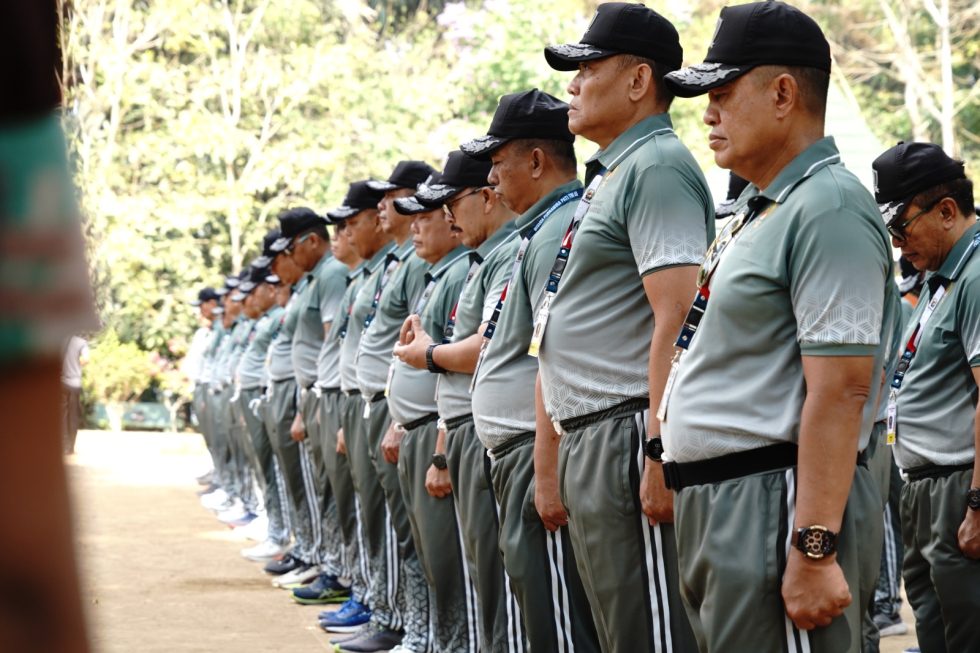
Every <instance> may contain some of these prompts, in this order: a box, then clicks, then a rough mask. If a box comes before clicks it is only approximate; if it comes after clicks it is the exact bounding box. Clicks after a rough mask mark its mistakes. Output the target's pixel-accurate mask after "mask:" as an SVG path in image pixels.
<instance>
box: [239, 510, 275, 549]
mask: <svg viewBox="0 0 980 653" xmlns="http://www.w3.org/2000/svg"><path fill="white" fill-rule="evenodd" d="M235 532H236V533H238V534H240V535H242V536H243V537H247V538H248V539H250V540H253V541H255V542H262V541H263V540H265V539H267V538H268V537H269V518H268V517H266V516H265V515H259V516H258V517H256V518H255V519H253V520H252V521H250V522H249V523H248V524H246V525H245V526H239V527H238V528H236V529H235Z"/></svg>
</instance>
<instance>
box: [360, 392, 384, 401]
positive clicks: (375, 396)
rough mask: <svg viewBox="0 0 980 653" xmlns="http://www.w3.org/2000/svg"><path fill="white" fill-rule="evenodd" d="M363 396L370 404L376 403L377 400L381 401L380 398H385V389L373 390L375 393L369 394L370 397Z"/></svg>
mask: <svg viewBox="0 0 980 653" xmlns="http://www.w3.org/2000/svg"><path fill="white" fill-rule="evenodd" d="M362 394H363V393H362ZM365 398H366V399H367V400H368V401H370V402H371V403H372V404H376V403H378V402H379V401H381V400H382V399H384V398H385V391H384V390H382V391H381V392H375V393H374V394H373V395H371V396H370V397H367V396H366V395H365Z"/></svg>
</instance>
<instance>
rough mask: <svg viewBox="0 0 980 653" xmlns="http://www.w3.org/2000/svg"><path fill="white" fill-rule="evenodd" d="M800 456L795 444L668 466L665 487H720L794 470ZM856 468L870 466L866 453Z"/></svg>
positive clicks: (782, 444)
mask: <svg viewBox="0 0 980 653" xmlns="http://www.w3.org/2000/svg"><path fill="white" fill-rule="evenodd" d="M798 452H799V447H798V446H797V445H796V444H795V443H793V442H781V443H779V444H773V445H770V446H768V447H761V448H758V449H750V450H748V451H739V452H736V453H730V454H728V455H726V456H718V457H717V458H709V459H708V460H698V461H695V462H690V463H675V462H665V463H664V465H663V467H664V484H665V485H666V486H667V489H669V490H674V491H679V490H682V489H684V488H686V487H690V486H692V485H706V484H709V483H721V482H723V481H730V480H732V479H736V478H742V477H744V476H751V475H752V474H761V473H764V472H773V471H776V470H777V469H785V468H787V467H795V466H796V460H797V457H798ZM857 464H858V465H861V466H863V467H867V466H868V461H867V456H866V455H865V453H864V452H863V451H862V452H860V453H858V455H857Z"/></svg>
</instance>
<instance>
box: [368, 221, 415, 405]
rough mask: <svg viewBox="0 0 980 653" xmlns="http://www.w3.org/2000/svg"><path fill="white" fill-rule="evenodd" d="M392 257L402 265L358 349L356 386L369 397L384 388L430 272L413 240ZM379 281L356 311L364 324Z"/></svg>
mask: <svg viewBox="0 0 980 653" xmlns="http://www.w3.org/2000/svg"><path fill="white" fill-rule="evenodd" d="M391 256H393V257H397V258H398V260H399V261H401V262H400V263H399V264H398V268H397V269H396V270H395V271H394V272H392V274H391V278H390V279H389V280H388V283H387V284H385V287H384V288H383V289H382V291H381V297H380V298H379V300H378V309H377V311H376V312H375V314H374V318H373V319H372V320H371V324H370V325H369V326H368V328H367V329H365V330H364V333H363V334H361V341H360V343H359V344H358V346H357V385H358V386H359V387H360V388H361V392H363V393H364V394H365V395H368V396H372V395H376V394H378V393H379V392H383V391H384V389H385V384H386V383H387V381H388V367H389V366H390V365H391V351H392V349H394V347H395V343H396V342H398V334H399V333H400V332H401V328H402V324H404V322H405V318H406V317H408V316H409V314H411V312H412V308H413V305H412V302H413V301H414V299H415V298H416V297H417V296H418V295H419V293H421V292H422V288H423V287H424V286H425V271H426V270H428V269H429V264H428V263H426V262H425V261H423V260H422V259H420V258H419V257H418V256H417V255H416V254H415V246H414V245H413V244H412V240H411V239H410V238H409V239H408V240H406V241H405V243H404V244H403V245H401V246H400V247H398V248H397V249H396V250H395V251H394V252H392V254H391ZM388 260H389V261H390V260H391V258H389V259H388ZM385 265H388V263H387V262H386V263H385ZM378 281H380V277H379V278H378V279H377V280H376V282H375V283H374V284H373V285H372V286H371V288H370V292H365V293H364V294H363V295H362V296H360V297H358V306H357V307H356V309H355V312H356V313H357V314H358V315H360V316H361V317H360V320H361V322H362V323H363V322H364V319H365V318H366V317H367V316H368V315H369V314H370V309H371V303H372V302H373V301H374V296H375V294H376V293H377V282H378Z"/></svg>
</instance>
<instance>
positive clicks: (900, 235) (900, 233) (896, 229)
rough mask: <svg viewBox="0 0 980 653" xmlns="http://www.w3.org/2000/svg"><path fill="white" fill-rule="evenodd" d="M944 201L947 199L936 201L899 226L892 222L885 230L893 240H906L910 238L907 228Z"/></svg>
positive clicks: (942, 198) (941, 198)
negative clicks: (906, 231)
mask: <svg viewBox="0 0 980 653" xmlns="http://www.w3.org/2000/svg"><path fill="white" fill-rule="evenodd" d="M944 199H946V198H945V197H940V198H939V199H938V200H936V201H935V202H933V203H932V204H930V205H929V206H928V207H926V208H924V209H922V210H921V211H919V212H918V213H916V214H915V215H913V216H912V217H911V218H909V219H908V220H905V221H904V222H902V223H901V224H899V223H898V222H897V221H896V222H892V223H891V224H888V225H885V229H887V230H888V233H889V234H891V235H892V237H893V238H896V239H898V240H905V239H906V237H907V236H908V234H906V233H905V229H906V227H908V226H909V225H910V224H912V223H913V222H915V221H916V220H917V219H918V218H919V216H921V215H923V214H925V213H928V212H929V211H931V210H933V209H934V208H936V205H937V204H939V203H940V202H942V201H943V200H944Z"/></svg>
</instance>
